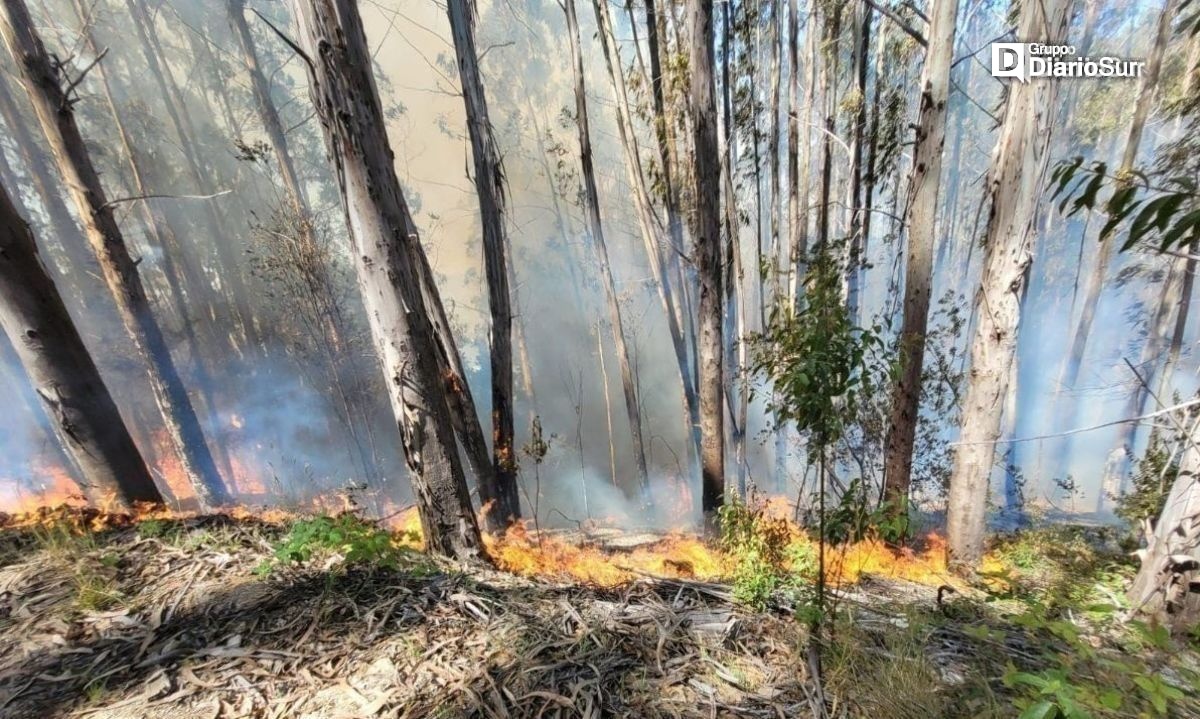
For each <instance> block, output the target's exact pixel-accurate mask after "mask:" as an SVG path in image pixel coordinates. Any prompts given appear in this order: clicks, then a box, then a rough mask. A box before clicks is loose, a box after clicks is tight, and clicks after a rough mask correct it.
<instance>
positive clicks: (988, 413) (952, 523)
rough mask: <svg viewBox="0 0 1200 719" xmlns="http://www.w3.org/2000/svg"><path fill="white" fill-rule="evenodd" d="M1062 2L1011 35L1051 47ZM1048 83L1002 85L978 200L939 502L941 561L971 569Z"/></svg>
mask: <svg viewBox="0 0 1200 719" xmlns="http://www.w3.org/2000/svg"><path fill="white" fill-rule="evenodd" d="M1069 5H1070V4H1069V3H1068V2H1066V0H1048V1H1047V2H1045V3H1023V4H1022V5H1021V9H1020V15H1019V19H1018V26H1017V37H1035V36H1036V37H1044V38H1045V42H1047V43H1049V44H1053V43H1055V42H1059V41H1061V39H1062V38H1063V37H1064V35H1065V33H1066V25H1067V19H1068V16H1069V12H1068V11H1069ZM1056 88H1057V83H1055V82H1052V81H1049V80H1044V79H1043V80H1035V81H1032V82H1010V84H1009V86H1008V100H1007V103H1006V106H1005V110H1004V116H1003V121H1002V123H1001V126H1000V134H999V137H998V138H997V142H996V149H995V151H994V153H993V155H992V162H991V167H990V169H989V171H988V185H987V189H986V194H985V197H984V200H985V202H987V203H988V207H989V211H988V220H987V230H986V235H985V238H984V248H985V250H984V252H985V254H984V260H983V275H982V279H981V284H980V288H979V291H978V293H977V294H976V296H975V316H976V325H975V331H974V335H973V337H972V339H971V358H970V363H971V364H970V374H969V376H968V380H967V388H966V394H965V396H964V398H963V404H962V408H963V409H962V427H961V431H960V433H959V440H958V446H957V448H956V451H955V454H954V469H953V475H952V477H951V480H950V491H949V496H948V502H947V535H948V537H947V539H948V549H949V554H950V559H951V561H952V563H953V564H954V565H956V566H958V567H960V568H964V569H966V568H972V569H973V568H974V565H975V564H976V563H978V561H979V559H980V558H981V557H982V556H983V540H984V531H985V518H986V515H987V500H988V480H989V478H990V477H991V474H992V469H993V464H994V462H995V457H996V442H997V440H999V439H1000V424H1001V411H1000V410H1001V407H1002V406H1003V401H1004V397H1005V394H1006V392H1007V390H1008V382H1009V380H1010V374H1011V369H1012V364H1013V362H1015V361H1016V344H1017V331H1018V328H1019V325H1020V320H1021V316H1020V315H1021V313H1020V307H1021V296H1022V294H1023V287H1024V284H1025V280H1026V275H1027V272H1028V270H1029V266H1030V264H1031V262H1032V261H1033V255H1032V250H1033V238H1034V235H1035V232H1036V230H1035V227H1036V215H1037V212H1036V210H1037V205H1038V201H1039V198H1040V195H1041V192H1042V190H1043V188H1044V180H1045V175H1046V167H1047V163H1048V162H1049V159H1050V158H1049V155H1050V153H1049V147H1050V135H1051V130H1052V127H1053V125H1054V122H1055V118H1054V116H1053V115H1054V111H1053V108H1054V107H1056V103H1055V92H1056Z"/></svg>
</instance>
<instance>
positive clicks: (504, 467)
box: [446, 0, 521, 528]
mask: <svg viewBox="0 0 1200 719" xmlns="http://www.w3.org/2000/svg"><path fill="white" fill-rule="evenodd" d="M446 10H447V13H448V14H449V16H450V34H451V36H452V37H453V39H454V51H455V55H456V57H457V58H458V76H459V79H460V80H461V82H462V87H461V93H462V98H463V105H464V108H465V110H466V115H467V134H468V136H469V137H470V140H471V156H472V158H473V159H474V162H475V194H476V196H477V197H478V200H479V220H480V224H481V225H482V227H483V266H484V272H485V274H486V276H487V287H488V307H489V309H490V310H491V333H490V338H489V339H490V342H489V346H490V360H491V370H492V371H491V383H492V473H491V474H490V475H488V476H485V477H480V478H479V488H480V500H481V501H483V502H489V501H492V502H495V507H494V508H492V510H491V511H490V512H488V515H487V516H488V519H489V521H491V522H492V524H493V526H494V527H496V528H502V527H504V526H506V525H507V524H509V523H511V522H513V521H516V520H517V519H519V518H520V516H521V500H520V497H519V496H518V495H517V458H516V447H515V446H514V439H513V434H514V429H513V343H512V340H513V312H512V298H511V296H510V294H509V293H510V289H509V273H510V271H511V265H510V262H511V259H510V258H509V256H508V255H509V241H508V231H507V229H506V228H505V221H506V217H505V204H506V202H507V196H506V195H507V190H506V187H505V177H504V166H503V164H502V163H501V161H500V151H499V149H498V148H497V146H496V138H495V136H494V134H493V132H492V121H491V118H490V117H489V115H488V106H487V96H486V95H485V93H484V88H483V77H482V75H481V73H480V71H479V56H478V54H477V51H476V49H475V4H474V2H469V0H448V2H447V3H446Z"/></svg>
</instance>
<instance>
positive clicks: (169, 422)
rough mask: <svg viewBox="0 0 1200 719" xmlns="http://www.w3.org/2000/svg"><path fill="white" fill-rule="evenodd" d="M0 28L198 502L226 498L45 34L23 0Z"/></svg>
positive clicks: (7, 7)
mask: <svg viewBox="0 0 1200 719" xmlns="http://www.w3.org/2000/svg"><path fill="white" fill-rule="evenodd" d="M0 33H2V34H3V36H4V40H5V43H6V44H7V45H8V48H9V51H10V52H11V53H12V55H13V57H14V58H15V59H16V60H17V65H18V66H19V67H20V69H21V75H22V79H23V82H24V84H25V89H26V90H27V91H28V93H29V98H30V101H31V102H32V104H33V106H34V109H35V111H36V112H37V116H38V121H39V122H40V123H41V126H42V130H43V131H44V132H45V134H46V137H47V139H48V141H49V143H50V148H51V151H52V153H53V154H54V159H55V161H56V163H57V164H58V167H59V171H60V172H61V173H62V175H63V177H64V179H65V181H66V184H67V187H68V188H69V189H70V193H71V196H72V198H73V199H74V200H75V204H76V206H77V208H78V210H79V214H80V216H81V217H82V218H83V221H84V226H85V229H86V232H87V238H88V242H89V243H90V244H91V246H92V250H93V251H94V252H95V253H96V257H97V259H98V260H99V262H100V270H101V272H102V273H103V275H104V280H105V282H106V283H107V284H108V287H109V289H110V291H111V293H112V296H113V299H114V300H115V301H116V304H117V309H118V311H119V313H120V315H121V319H122V321H123V322H124V324H125V328H126V330H127V331H128V332H129V336H130V339H131V340H132V341H133V344H134V346H135V347H136V348H137V351H138V352H139V354H140V355H141V356H142V358H143V359H144V360H145V362H146V369H147V373H148V375H149V380H150V386H151V389H152V391H153V392H154V397H155V401H156V402H157V403H158V407H159V410H160V411H161V412H162V416H163V421H164V423H165V425H166V427H167V432H168V434H169V435H170V437H171V442H172V445H173V446H174V448H175V451H176V452H177V453H178V454H179V460H180V463H181V464H182V466H183V469H184V472H185V473H186V475H187V477H188V479H189V480H190V481H191V484H192V487H193V489H194V490H195V492H196V497H197V499H198V500H199V501H200V504H201V505H202V506H205V507H214V506H220V505H222V504H226V503H228V501H229V496H228V494H227V493H226V490H225V486H224V485H223V484H222V483H221V478H220V476H219V475H218V473H217V468H216V465H215V464H214V463H213V458H212V454H211V453H210V452H209V450H208V446H207V444H205V440H204V432H203V431H202V430H201V428H200V421H199V420H198V419H197V418H196V412H195V410H194V409H193V407H192V403H191V400H190V399H189V398H188V394H187V390H186V389H185V388H184V386H183V382H182V380H181V379H180V378H179V373H178V372H177V371H176V369H175V364H174V362H173V361H172V360H171V354H170V350H169V349H168V347H167V343H166V340H165V339H164V338H163V335H162V331H161V330H160V329H159V326H158V323H157V322H156V321H155V319H154V315H153V313H152V312H151V309H150V305H149V302H148V301H147V299H146V292H145V289H144V288H143V286H142V281H141V278H140V277H139V276H138V272H137V264H136V263H135V262H134V261H133V259H132V258H131V257H130V256H129V250H128V248H127V247H126V245H125V239H124V237H123V235H122V234H121V230H120V228H119V227H118V226H117V222H116V219H115V217H114V216H113V208H112V205H111V204H110V203H109V202H108V199H107V197H106V196H105V193H104V188H103V187H102V186H101V184H100V177H99V176H98V175H97V174H96V170H95V168H94V167H93V165H92V161H91V158H90V157H89V155H88V152H87V147H86V145H85V144H84V140H83V137H82V136H81V135H80V134H79V128H78V127H77V126H76V124H75V115H74V113H73V112H72V111H71V102H70V100H69V99H68V98H67V97H66V95H65V93H64V92H63V89H62V86H61V85H60V84H59V76H58V73H57V71H56V70H55V67H54V65H53V64H52V63H51V61H50V57H49V56H48V55H47V54H46V50H45V48H44V47H43V46H42V42H41V40H40V39H39V38H38V37H37V35H36V34H35V33H34V30H33V25H32V22H31V20H30V17H29V11H28V9H27V8H26V7H25V3H24V2H23V0H4V2H3V13H2V14H0Z"/></svg>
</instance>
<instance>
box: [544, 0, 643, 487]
mask: <svg viewBox="0 0 1200 719" xmlns="http://www.w3.org/2000/svg"><path fill="white" fill-rule="evenodd" d="M563 8H564V10H565V12H566V17H567V34H568V39H569V40H570V43H571V54H572V58H573V61H574V62H573V64H572V68H573V70H574V76H575V122H576V124H577V125H578V129H579V162H580V165H581V166H582V168H583V185H584V192H585V196H586V200H587V213H588V221H589V224H590V226H591V231H592V242H593V243H594V245H595V248H596V261H597V263H598V264H599V266H600V276H601V283H602V284H603V285H604V289H605V296H606V298H607V299H608V314H609V324H610V325H611V331H612V336H613V345H614V346H615V348H616V353H617V359H618V360H619V361H620V363H621V386H622V388H623V389H624V391H625V411H626V413H627V414H628V416H629V427H630V431H631V432H632V434H633V455H634V461H635V462H636V463H637V471H638V485H639V489H641V490H645V489H646V487H647V486H648V482H649V475H648V472H647V469H646V450H645V445H644V443H643V441H642V419H641V417H642V414H641V406H640V404H639V402H638V392H637V385H636V383H635V382H634V379H633V369H632V364H631V362H630V356H629V348H628V347H627V346H626V343H625V328H624V325H623V324H622V320H621V304H620V301H619V299H618V297H617V288H616V284H615V283H614V282H613V276H612V268H611V267H610V266H609V261H608V245H607V244H606V243H605V240H604V227H603V224H602V223H601V221H600V199H599V192H598V191H597V190H596V173H595V169H594V168H593V166H592V139H591V132H590V129H589V126H588V110H587V91H586V88H585V87H584V79H583V51H582V49H581V48H580V44H579V21H578V19H577V18H576V15H575V1H574V0H566V2H565V4H564V5H563Z"/></svg>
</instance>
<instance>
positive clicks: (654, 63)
mask: <svg viewBox="0 0 1200 719" xmlns="http://www.w3.org/2000/svg"><path fill="white" fill-rule="evenodd" d="M645 3H646V44H647V48H648V49H649V54H650V90H651V97H652V98H653V101H654V138H655V140H656V141H657V145H658V163H659V166H660V168H661V171H662V178H663V200H664V201H663V204H664V205H666V210H667V231H668V235H669V237H670V240H671V244H672V245H673V247H672V249H671V251H670V254H669V264H670V265H671V267H672V269H673V271H674V272H676V273H678V280H679V284H680V293H679V299H678V301H676V303H675V309H676V312H677V314H678V315H679V317H680V320H679V324H680V326H681V327H682V328H683V329H684V330H685V331H686V329H687V327H688V323H687V315H688V311H689V308H688V307H686V306H685V305H686V304H687V303H686V302H685V301H684V300H685V298H686V296H687V293H686V292H684V291H683V290H685V289H686V287H685V286H683V274H682V268H681V266H680V261H679V253H680V252H683V251H684V246H683V220H682V218H681V217H680V212H679V187H678V182H679V173H678V172H677V171H676V168H675V163H676V160H675V152H674V148H675V132H674V125H673V124H672V123H671V117H670V116H669V115H668V113H667V107H666V94H665V92H664V91H663V70H662V51H661V50H660V49H659V48H660V42H661V40H662V38H663V34H664V29H663V26H664V20H663V17H662V15H661V14H660V13H659V12H658V9H657V7H656V0H645ZM686 374H687V372H685V375H686ZM693 420H694V418H693Z"/></svg>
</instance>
